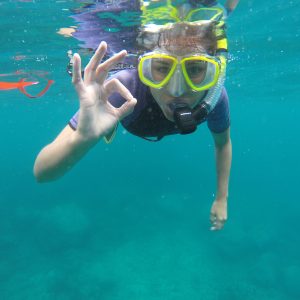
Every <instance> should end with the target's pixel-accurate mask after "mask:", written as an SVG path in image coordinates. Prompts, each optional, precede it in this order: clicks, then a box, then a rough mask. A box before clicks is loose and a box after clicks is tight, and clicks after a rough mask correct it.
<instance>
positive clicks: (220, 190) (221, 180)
mask: <svg viewBox="0 0 300 300" xmlns="http://www.w3.org/2000/svg"><path fill="white" fill-rule="evenodd" d="M231 159H232V146H231V140H230V138H229V139H228V141H227V142H226V143H225V144H224V145H219V146H217V145H216V169H217V195H216V199H227V197H228V185H229V176H230V168H231Z"/></svg>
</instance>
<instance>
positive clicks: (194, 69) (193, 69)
mask: <svg viewBox="0 0 300 300" xmlns="http://www.w3.org/2000/svg"><path fill="white" fill-rule="evenodd" d="M185 68H186V72H187V74H188V77H189V78H190V80H191V81H192V82H193V84H195V85H197V86H199V85H201V83H202V82H203V80H204V78H205V76H206V71H207V62H206V61H201V60H191V61H187V62H186V64H185Z"/></svg>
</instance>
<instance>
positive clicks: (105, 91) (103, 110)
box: [34, 43, 136, 182]
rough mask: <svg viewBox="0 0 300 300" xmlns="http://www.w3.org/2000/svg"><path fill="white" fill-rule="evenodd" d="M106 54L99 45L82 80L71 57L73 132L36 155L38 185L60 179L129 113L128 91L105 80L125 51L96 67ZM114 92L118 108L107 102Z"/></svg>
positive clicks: (66, 132) (132, 101) (104, 47)
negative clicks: (75, 114)
mask: <svg viewBox="0 0 300 300" xmlns="http://www.w3.org/2000/svg"><path fill="white" fill-rule="evenodd" d="M106 50H107V45H106V43H101V44H100V46H99V48H98V49H97V51H96V53H95V54H94V56H93V57H92V58H91V60H90V62H89V64H88V65H87V67H86V68H85V73H84V79H83V78H82V74H81V60H80V56H79V55H78V54H75V55H74V66H73V84H74V86H75V89H76V91H77V94H78V98H79V104H80V108H79V116H78V125H77V129H76V130H75V131H74V130H73V129H71V127H69V126H67V127H66V128H65V129H64V130H63V131H62V132H61V133H60V134H59V135H58V137H57V138H56V139H55V140H54V141H53V142H52V143H51V144H49V145H47V146H46V147H44V148H43V149H42V150H41V151H40V153H39V154H38V156H37V158H36V161H35V164H34V175H35V177H36V179H37V181H38V182H45V181H51V180H55V179H57V178H59V177H60V176H62V175H64V174H65V173H66V172H67V171H68V170H70V169H71V168H72V167H73V166H74V165H75V164H76V163H77V162H78V161H79V160H80V159H81V158H82V157H83V156H84V155H85V154H86V153H87V152H88V151H89V150H90V149H91V148H92V147H93V146H94V145H95V144H96V143H97V142H98V141H99V140H100V139H101V138H103V137H105V136H108V135H110V134H111V133H112V132H113V130H114V129H115V128H116V126H117V124H118V122H119V121H120V120H122V119H123V118H124V117H125V116H127V115H128V114H130V113H131V112H132V111H133V108H134V106H135V104H136V99H134V98H133V96H132V95H131V93H130V91H129V90H128V89H127V88H126V87H125V86H124V85H123V84H122V83H121V82H120V81H119V80H117V79H110V80H106V78H107V75H108V72H109V70H110V69H111V68H112V67H114V65H115V64H117V63H119V62H120V61H121V60H122V59H123V58H124V57H125V55H126V51H121V52H120V53H118V54H116V55H115V56H113V57H111V58H110V59H108V60H106V61H105V62H103V63H101V64H99V63H100V61H101V60H102V58H103V56H104V55H105V53H106ZM114 92H117V93H120V94H121V95H122V97H123V98H124V99H126V102H125V103H124V104H123V105H122V106H121V107H119V108H116V107H114V106H112V105H111V104H110V103H109V102H108V97H109V96H110V95H111V94H112V93H114Z"/></svg>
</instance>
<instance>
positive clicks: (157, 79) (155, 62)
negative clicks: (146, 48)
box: [139, 55, 176, 88]
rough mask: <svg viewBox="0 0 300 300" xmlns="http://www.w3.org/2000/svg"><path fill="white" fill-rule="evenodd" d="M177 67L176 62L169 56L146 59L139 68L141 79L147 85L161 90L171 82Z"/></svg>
mask: <svg viewBox="0 0 300 300" xmlns="http://www.w3.org/2000/svg"><path fill="white" fill-rule="evenodd" d="M175 67H176V62H175V60H174V59H172V58H168V57H167V56H160V55H155V56H154V55H153V56H149V57H144V58H143V59H142V61H141V65H140V67H139V72H140V78H141V80H142V81H143V82H144V83H145V84H146V85H149V86H152V87H156V88H160V87H162V86H163V85H165V84H166V83H167V82H168V81H169V79H170V77H171V75H172V72H173V71H174V69H175Z"/></svg>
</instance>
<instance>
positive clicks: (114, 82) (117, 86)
mask: <svg viewBox="0 0 300 300" xmlns="http://www.w3.org/2000/svg"><path fill="white" fill-rule="evenodd" d="M105 91H106V93H107V95H108V96H109V95H111V94H112V93H114V92H117V93H119V94H120V95H121V96H122V97H123V98H124V99H125V100H126V102H125V103H124V104H123V105H122V106H121V107H119V108H115V110H116V112H117V116H118V118H119V120H122V119H123V118H125V117H126V116H127V115H129V114H130V113H131V112H132V111H133V109H134V106H135V105H136V102H137V100H136V99H135V98H133V96H132V95H131V93H130V91H129V90H128V89H127V88H126V87H125V86H124V85H123V84H122V83H121V82H120V81H119V80H118V79H111V80H109V81H107V82H106V83H105ZM108 96H107V97H108Z"/></svg>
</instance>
